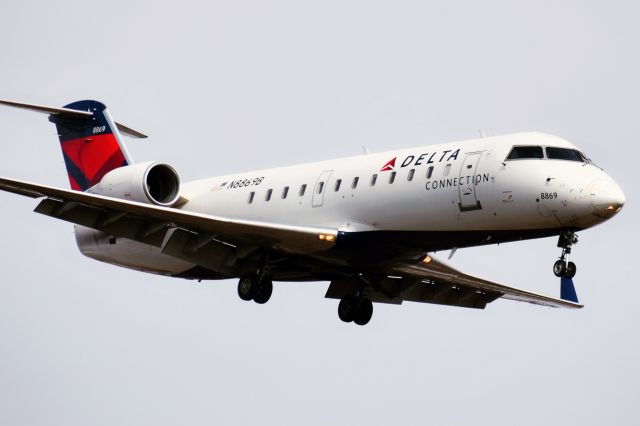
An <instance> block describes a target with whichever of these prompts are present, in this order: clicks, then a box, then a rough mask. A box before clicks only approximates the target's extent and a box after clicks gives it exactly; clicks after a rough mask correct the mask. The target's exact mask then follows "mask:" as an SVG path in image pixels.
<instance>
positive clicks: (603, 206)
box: [589, 176, 626, 219]
mask: <svg viewBox="0 0 640 426" xmlns="http://www.w3.org/2000/svg"><path fill="white" fill-rule="evenodd" d="M589 187H590V188H591V205H592V206H593V210H594V213H595V214H596V216H599V217H602V218H605V219H609V218H610V217H613V216H614V215H615V214H616V213H618V212H619V211H620V210H622V206H624V202H625V201H626V199H625V197H624V193H623V192H622V189H620V187H619V186H618V184H617V183H616V182H615V181H614V180H613V179H611V178H610V177H609V176H606V177H601V178H598V179H596V180H595V181H593V182H592V183H591V185H589Z"/></svg>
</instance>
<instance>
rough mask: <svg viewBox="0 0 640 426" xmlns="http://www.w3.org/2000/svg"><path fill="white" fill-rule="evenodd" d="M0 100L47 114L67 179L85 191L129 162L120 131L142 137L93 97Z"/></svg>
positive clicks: (130, 162) (6, 103) (129, 157)
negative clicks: (49, 102)
mask: <svg viewBox="0 0 640 426" xmlns="http://www.w3.org/2000/svg"><path fill="white" fill-rule="evenodd" d="M0 104H4V105H9V106H14V107H18V108H26V109H30V110H34V111H38V112H43V113H48V114H50V115H49V121H51V122H52V123H54V124H55V125H56V129H57V130H58V137H59V139H60V148H61V149H62V155H63V157H64V163H65V166H66V168H67V174H68V176H69V183H70V184H71V188H73V189H75V190H78V191H86V190H87V189H89V188H91V187H92V186H94V185H95V184H97V183H99V182H100V180H101V179H102V178H103V177H104V175H106V174H107V173H109V172H110V171H112V170H113V169H117V168H119V167H123V166H127V165H130V164H133V161H132V159H131V156H130V155H129V153H128V152H127V149H126V147H125V145H124V143H123V141H122V136H121V133H124V134H126V135H128V136H133V137H138V138H146V136H145V135H143V134H142V133H140V132H137V131H135V130H133V129H130V128H128V127H126V126H123V125H122V124H119V123H116V122H114V121H113V119H112V118H111V115H109V111H108V110H107V107H106V106H105V105H104V104H102V103H100V102H97V101H91V100H85V101H77V102H73V103H71V104H69V105H65V106H64V107H63V108H55V107H47V106H42V105H32V104H25V103H19V102H12V101H2V100H0Z"/></svg>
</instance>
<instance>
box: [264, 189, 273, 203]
mask: <svg viewBox="0 0 640 426" xmlns="http://www.w3.org/2000/svg"><path fill="white" fill-rule="evenodd" d="M272 193H273V189H267V194H266V195H265V196H264V200H265V201H269V200H270V199H271V194H272Z"/></svg>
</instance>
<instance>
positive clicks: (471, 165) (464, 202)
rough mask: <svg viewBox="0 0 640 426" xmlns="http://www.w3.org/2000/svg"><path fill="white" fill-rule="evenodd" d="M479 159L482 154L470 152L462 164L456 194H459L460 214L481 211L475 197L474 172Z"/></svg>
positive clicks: (475, 183)
mask: <svg viewBox="0 0 640 426" xmlns="http://www.w3.org/2000/svg"><path fill="white" fill-rule="evenodd" d="M481 157H482V152H470V153H468V154H467V155H466V157H465V158H464V162H463V163H462V168H461V169H460V175H459V176H458V192H459V194H460V203H458V207H460V211H461V212H468V211H472V210H480V209H482V205H481V204H480V201H478V198H477V196H476V185H477V182H476V176H477V174H476V171H477V169H478V163H479V162H480V158H481Z"/></svg>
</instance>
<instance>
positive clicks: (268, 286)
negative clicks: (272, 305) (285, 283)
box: [253, 278, 273, 305]
mask: <svg viewBox="0 0 640 426" xmlns="http://www.w3.org/2000/svg"><path fill="white" fill-rule="evenodd" d="M271 293H273V283H272V282H271V280H269V279H266V278H265V279H263V280H262V282H261V283H260V285H259V286H258V290H257V291H256V294H255V296H254V297H253V301H254V302H256V303H258V304H260V305H262V304H264V303H267V302H268V301H269V299H270V298H271Z"/></svg>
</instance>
